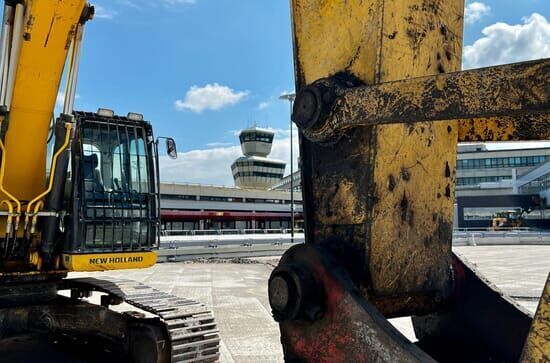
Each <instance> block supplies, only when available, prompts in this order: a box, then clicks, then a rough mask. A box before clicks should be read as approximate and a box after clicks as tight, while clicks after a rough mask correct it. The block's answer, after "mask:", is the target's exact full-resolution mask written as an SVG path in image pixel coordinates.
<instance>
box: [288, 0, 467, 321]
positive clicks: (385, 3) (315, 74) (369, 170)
mask: <svg viewBox="0 0 550 363" xmlns="http://www.w3.org/2000/svg"><path fill="white" fill-rule="evenodd" d="M292 4H293V12H292V14H293V20H294V48H295V67H296V75H297V86H298V87H297V88H298V89H300V88H301V87H303V86H304V85H306V84H309V83H312V82H313V81H316V80H317V79H319V78H323V77H328V76H331V75H333V74H335V73H337V72H342V71H347V72H350V73H352V74H354V75H355V76H356V77H358V78H360V79H361V80H362V81H363V82H365V83H366V84H373V83H380V82H385V81H393V80H399V79H404V78H410V77H418V76H425V75H432V74H437V73H438V72H450V71H457V70H459V69H460V63H461V50H462V26H463V9H464V2H463V0H451V1H449V0H447V1H443V0H402V1H390V0H367V1H360V0H355V1H354V0H350V1H319V0H294V1H293V2H292ZM457 137H458V136H457V127H452V126H451V124H450V123H441V122H440V123H438V124H437V125H436V124H435V123H420V124H416V125H415V126H414V127H412V126H410V125H389V126H377V127H365V128H361V129H357V130H354V133H353V139H354V140H355V142H357V141H358V140H359V141H360V142H362V143H363V144H362V145H359V146H358V147H357V148H356V150H354V151H353V152H354V153H360V154H361V156H362V158H359V157H357V159H358V162H360V163H361V164H360V165H357V168H361V170H364V175H365V176H366V178H365V180H364V181H363V183H365V184H366V185H356V186H355V189H354V190H356V191H360V190H361V189H368V188H373V190H374V192H373V193H372V195H370V196H369V198H365V199H369V200H368V201H367V200H362V199H361V198H362V196H361V195H360V194H359V193H357V196H356V197H355V198H356V200H353V197H352V196H351V197H348V195H349V194H347V195H346V198H343V201H344V205H341V206H338V205H332V206H331V207H332V209H333V212H334V213H335V215H334V216H332V217H331V218H330V219H323V213H326V212H325V211H321V212H320V211H319V210H318V209H323V208H325V207H324V206H320V207H321V208H315V210H314V211H311V212H307V211H306V213H310V214H311V215H313V216H314V217H313V218H314V220H313V226H314V230H312V231H308V232H307V233H308V237H309V236H313V237H314V238H310V241H313V242H314V243H322V240H323V238H327V237H328V236H329V234H330V233H333V234H340V235H342V236H346V234H345V233H346V230H345V229H344V230H342V229H338V228H337V227H338V226H339V225H348V226H350V227H349V228H352V229H348V230H349V231H352V230H353V231H355V232H353V233H354V235H353V236H354V238H358V239H362V240H360V241H354V242H353V243H355V244H357V243H360V244H361V245H362V246H363V249H364V255H365V262H364V263H365V270H367V271H369V274H368V275H369V277H365V279H366V280H368V281H362V284H361V285H362V286H363V288H364V293H365V294H366V295H370V293H371V292H373V293H374V295H375V296H371V300H375V299H376V297H384V296H403V297H406V296H411V295H412V294H415V293H417V292H426V290H427V289H429V290H440V289H444V286H445V285H447V283H448V278H449V266H450V259H451V232H452V231H451V228H452V220H453V218H452V215H453V203H454V201H453V196H454V177H455V175H454V170H455V159H456V143H457ZM352 143H353V141H351V137H350V141H349V142H348V141H342V142H339V144H338V145H335V146H328V147H327V150H331V152H332V153H333V155H339V157H342V158H346V157H347V156H346V155H340V154H338V153H339V152H340V150H338V149H337V148H339V147H340V146H341V145H344V144H345V145H347V146H342V147H350V145H352ZM302 144H303V147H302V149H303V150H309V151H308V152H315V153H316V155H302V157H303V158H304V157H305V158H309V157H312V158H314V159H315V158H320V157H321V156H320V154H319V150H318V149H313V148H308V145H309V144H308V141H307V140H303V139H302ZM331 148H332V149H331ZM312 150H313V151H312ZM323 152H325V151H323ZM328 152H329V151H327V153H328ZM331 156H332V155H331ZM348 156H349V157H351V156H352V155H348ZM353 157H356V155H353ZM303 160H304V162H305V159H303ZM316 162H317V163H321V162H322V161H320V160H319V161H316ZM331 162H335V160H331ZM311 177H312V178H313V181H311V184H309V182H308V181H305V182H304V187H306V186H308V185H311V188H313V189H314V190H312V191H311V192H312V193H313V195H314V196H318V195H320V193H323V191H322V190H318V188H319V187H321V186H325V187H326V183H325V184H323V183H320V182H318V181H317V180H316V179H317V176H315V175H312V176H311ZM331 178H333V177H332V176H331ZM333 179H334V180H336V178H333ZM331 180H332V179H331ZM350 181H352V182H353V183H359V181H358V180H350ZM335 182H337V181H335ZM339 182H341V180H340V181H339ZM340 186H341V185H340ZM306 192H307V191H306ZM324 192H325V193H327V194H330V192H329V191H326V190H325V191H324ZM333 201H335V199H333ZM309 207H311V206H309ZM317 207H319V206H317ZM350 211H352V212H355V213H359V216H361V217H362V218H357V217H358V216H357V215H354V214H353V213H350ZM363 216H364V218H363ZM306 218H307V216H306ZM361 223H362V224H361ZM369 224H370V226H367V228H366V229H365V230H362V229H360V228H361V225H369ZM346 228H348V227H346ZM358 228H359V229H358ZM342 231H343V232H342ZM363 232H365V233H364V234H361V233H363ZM426 286H428V288H426ZM370 290H372V291H370ZM402 300H403V302H404V304H405V305H406V304H408V303H413V304H414V301H413V300H414V299H402ZM419 300H420V299H419ZM374 302H375V303H376V301H374ZM379 308H380V306H379ZM397 310H399V308H397Z"/></svg>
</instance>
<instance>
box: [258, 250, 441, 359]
mask: <svg viewBox="0 0 550 363" xmlns="http://www.w3.org/2000/svg"><path fill="white" fill-rule="evenodd" d="M331 255H332V254H331V253H329V252H326V251H325V250H324V249H323V248H322V247H320V246H312V245H298V246H294V247H292V248H291V249H290V250H288V251H287V252H286V253H285V255H284V256H283V258H282V259H281V261H280V263H279V266H278V267H277V269H275V270H274V271H273V273H272V275H271V278H270V285H269V297H270V304H271V307H272V309H273V314H274V316H275V317H277V318H278V320H279V321H280V328H281V342H282V343H283V347H284V354H285V361H286V362H327V363H328V362H358V363H360V362H433V359H432V358H431V357H430V356H428V355H427V354H426V353H424V352H423V351H422V350H421V349H419V348H418V347H417V346H415V345H414V344H413V343H411V342H410V341H409V340H407V338H405V337H404V336H403V335H402V334H401V333H400V332H399V331H398V330H397V329H395V328H394V327H393V326H392V325H391V324H390V323H389V322H388V321H387V320H386V319H385V318H384V316H382V314H380V312H378V310H377V309H376V308H375V307H374V306H373V305H372V304H371V303H370V302H369V301H367V300H366V299H365V298H364V297H363V296H362V294H361V292H360V291H359V289H358V288H357V287H356V285H355V284H354V283H353V282H352V280H351V278H350V276H349V275H348V274H347V272H346V268H345V266H343V265H342V264H340V263H339V262H338V261H336V260H335V259H334V258H332V257H331ZM295 266H300V267H301V269H302V273H306V272H307V275H308V276H309V278H308V279H307V280H302V282H301V283H300V284H301V287H302V288H304V289H309V290H313V291H316V294H315V295H316V297H315V299H313V300H310V301H309V304H308V305H303V307H304V308H305V309H304V310H301V311H298V314H300V313H302V314H303V315H293V316H289V315H288V311H295V310H294V308H295V307H296V306H297V305H296V302H297V300H296V299H295V298H294V297H296V295H292V293H290V294H289V292H291V291H293V289H294V282H293V281H291V280H293V279H290V280H289V279H286V278H283V279H282V278H281V274H285V273H288V270H289V269H293V268H294V267H295ZM312 276H314V277H315V282H314V285H313V286H312V285H309V284H311V283H312V282H311V280H310V279H311V277H312ZM306 281H309V283H307V282H306ZM304 291H305V290H304ZM303 297H304V298H305V296H303ZM312 305H314V306H316V307H317V309H316V311H317V314H316V316H311V315H310V316H307V309H308V306H309V307H311V306H312ZM319 309H322V310H319ZM296 316H298V318H296ZM300 316H301V317H300Z"/></svg>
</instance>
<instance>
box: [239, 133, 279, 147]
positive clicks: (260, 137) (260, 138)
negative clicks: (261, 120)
mask: <svg viewBox="0 0 550 363" xmlns="http://www.w3.org/2000/svg"><path fill="white" fill-rule="evenodd" d="M239 140H240V141H241V143H243V142H252V141H257V142H266V143H269V144H271V143H272V142H273V134H271V133H267V132H260V131H253V132H242V133H241V135H240V136H239Z"/></svg>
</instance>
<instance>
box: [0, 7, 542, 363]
mask: <svg viewBox="0 0 550 363" xmlns="http://www.w3.org/2000/svg"><path fill="white" fill-rule="evenodd" d="M291 7H292V10H291V14H292V26H293V40H294V58H295V73H296V77H295V78H296V89H297V95H296V100H295V103H294V110H293V116H292V118H293V121H294V122H295V123H296V124H297V126H298V128H299V131H300V155H301V157H300V160H301V165H302V168H301V173H302V187H303V196H304V224H305V234H306V243H305V244H303V245H298V246H294V247H293V248H291V249H290V250H288V251H287V252H286V253H285V255H284V256H283V257H282V259H281V260H280V262H279V265H278V266H277V267H276V268H275V269H274V271H273V273H272V275H271V277H270V279H269V290H268V292H269V301H270V304H271V308H272V311H273V316H274V318H275V319H276V320H277V321H278V322H279V324H280V331H281V342H282V345H283V351H284V355H285V359H286V360H287V361H288V362H433V361H435V360H437V361H441V362H514V361H518V360H521V361H525V362H546V361H548V360H549V356H550V347H549V342H550V336H549V331H550V329H549V324H550V323H549V321H550V316H549V314H550V309H549V308H550V282H547V284H546V287H545V289H544V291H543V296H542V298H541V301H540V303H539V307H538V310H537V313H536V314H535V315H534V316H531V315H530V314H528V313H526V312H525V311H524V310H523V309H522V308H521V307H519V306H517V305H516V304H515V303H514V302H513V301H512V300H511V299H509V298H507V297H505V296H504V294H503V293H502V292H501V291H499V290H498V289H497V288H495V287H494V286H493V285H491V284H490V283H488V282H487V281H486V280H485V279H484V278H483V277H482V276H480V274H479V273H478V272H477V271H476V269H475V266H473V265H471V264H469V263H468V262H467V261H465V260H463V259H462V258H461V257H460V256H457V255H454V254H453V253H452V249H451V242H452V224H453V223H452V221H453V205H454V197H453V195H454V185H455V178H456V175H455V169H456V144H457V142H459V141H473V140H476V141H500V140H548V139H550V60H548V59H546V60H538V61H532V62H527V63H519V64H512V65H504V66H498V67H492V68H486V69H479V70H470V71H466V72H458V71H459V70H460V64H461V52H462V30H463V22H464V1H463V0H400V1H395V0H348V1H337V0H292V1H291ZM92 14H93V11H92V8H91V7H90V6H88V5H86V4H85V2H84V1H83V0H58V1H53V0H23V1H15V0H13V1H5V7H4V19H3V23H2V24H3V25H2V36H1V40H0V54H1V59H0V61H1V64H0V75H1V77H2V82H1V99H0V105H1V106H2V110H1V111H2V112H1V115H0V121H1V125H0V151H1V157H2V158H1V166H0V191H1V197H2V199H1V201H0V204H1V206H2V209H1V211H0V213H1V217H2V218H1V219H0V221H1V223H2V224H1V226H0V227H1V229H2V230H3V231H5V235H4V237H3V238H2V239H1V240H0V257H1V259H0V337H1V338H2V339H0V360H1V361H7V362H10V361H16V362H22V361H32V362H38V361H44V360H45V361H53V362H61V361H77V362H91V361H94V362H96V361H117V362H120V361H124V360H127V361H135V362H168V361H172V362H210V361H216V360H218V358H219V353H218V347H219V336H218V334H217V330H216V324H215V321H214V320H213V316H212V314H211V312H209V311H208V310H207V309H206V308H205V307H204V306H203V305H202V304H199V303H196V302H193V301H190V300H187V299H182V298H176V297H173V296H169V295H167V294H164V293H162V292H160V291H157V290H155V289H152V288H150V287H147V286H144V285H141V284H138V283H135V282H132V281H127V280H110V281H102V280H97V279H93V278H84V279H67V278H65V277H66V275H67V272H68V271H93V270H111V269H122V268H139V267H147V266H150V265H151V264H153V263H154V262H155V254H154V249H155V248H156V245H157V243H158V242H157V241H158V229H159V228H158V225H159V224H158V218H159V217H158V216H159V212H158V210H159V192H158V162H157V154H158V153H157V150H156V148H157V147H156V145H157V142H156V141H155V139H154V138H153V135H152V130H151V126H150V124H149V123H147V122H145V121H144V120H143V117H142V116H141V115H140V114H137V113H129V114H128V115H127V116H124V117H121V116H115V115H114V113H113V112H112V111H110V110H107V109H100V110H98V112H94V113H89V112H76V111H74V110H73V101H74V95H75V87H76V74H77V71H78V57H79V53H80V47H81V40H82V32H83V28H84V24H85V23H86V21H87V20H89V19H90V17H91V16H92ZM67 54H69V64H68V67H67V71H66V72H67V76H66V79H67V82H66V83H67V85H66V87H65V104H64V108H63V112H62V114H61V115H60V117H58V118H57V119H55V121H54V122H52V119H53V115H52V113H53V109H54V104H55V99H56V95H57V90H58V88H59V83H60V80H61V78H62V73H63V68H64V67H63V66H64V63H65V58H66V55H67ZM50 125H52V126H50ZM49 139H51V141H52V144H53V152H52V161H51V166H50V168H49V173H46V164H47V163H46V160H47V152H46V146H47V141H48V140H49ZM169 144H170V146H171V147H170V148H171V149H174V145H173V143H172V142H169ZM59 291H61V292H63V291H66V293H64V294H58V292H59ZM92 292H96V293H98V294H99V295H100V298H99V304H91V303H89V302H87V301H85V299H83V298H85V297H88V296H90V294H91V293H92ZM67 295H68V296H67ZM94 296H96V295H94ZM94 296H92V298H93V297H94ZM121 303H122V304H127V305H130V306H131V309H130V310H131V311H132V312H131V313H124V314H121V313H117V312H116V311H115V309H111V307H112V305H117V304H121ZM393 317H412V324H413V327H414V331H415V334H416V337H417V339H418V341H417V342H411V341H409V340H407V339H406V338H405V337H404V336H403V335H401V333H400V332H399V331H398V330H397V329H396V328H395V327H394V326H393V325H392V324H391V323H390V321H389V320H388V319H389V318H393ZM46 346H47V347H49V348H48V349H49V350H46ZM90 348H92V349H90ZM258 349H261V347H258ZM69 355H70V358H71V359H69Z"/></svg>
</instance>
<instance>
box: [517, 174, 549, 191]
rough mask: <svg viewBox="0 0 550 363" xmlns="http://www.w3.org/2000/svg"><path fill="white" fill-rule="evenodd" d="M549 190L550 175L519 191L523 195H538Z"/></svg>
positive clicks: (524, 186) (528, 184)
mask: <svg viewBox="0 0 550 363" xmlns="http://www.w3.org/2000/svg"><path fill="white" fill-rule="evenodd" d="M547 189H550V173H548V174H545V175H542V176H540V177H538V178H537V179H535V180H533V181H531V182H529V183H527V184H525V185H523V186H521V187H520V188H519V191H520V193H522V194H536V193H539V192H541V191H543V190H547Z"/></svg>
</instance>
